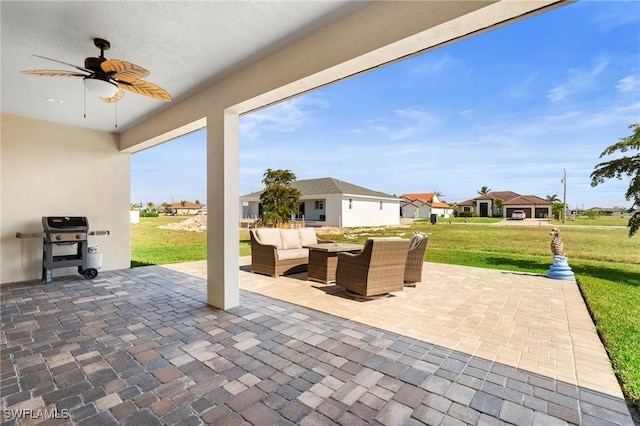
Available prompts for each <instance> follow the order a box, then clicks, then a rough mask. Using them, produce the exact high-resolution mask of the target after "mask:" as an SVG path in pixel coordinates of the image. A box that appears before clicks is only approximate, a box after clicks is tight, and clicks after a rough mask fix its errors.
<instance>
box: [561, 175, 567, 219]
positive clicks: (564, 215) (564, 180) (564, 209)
mask: <svg viewBox="0 0 640 426" xmlns="http://www.w3.org/2000/svg"><path fill="white" fill-rule="evenodd" d="M562 170H563V172H564V174H563V177H562V183H563V184H564V195H563V197H562V223H567V169H562Z"/></svg>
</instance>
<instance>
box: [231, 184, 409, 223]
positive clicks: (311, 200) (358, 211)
mask: <svg viewBox="0 0 640 426" xmlns="http://www.w3.org/2000/svg"><path fill="white" fill-rule="evenodd" d="M292 186H293V187H294V188H297V189H298V191H300V194H301V195H300V207H299V212H298V214H297V215H296V219H302V218H304V220H305V222H307V224H309V225H317V226H339V227H354V226H383V225H398V224H400V201H401V200H400V198H398V197H395V196H393V195H389V194H385V193H383V192H379V191H373V190H371V189H367V188H363V187H361V186H358V185H354V184H352V183H348V182H344V181H341V180H338V179H334V178H319V179H306V180H297V181H295V182H293V183H292ZM260 194H262V191H259V192H253V193H251V194H247V195H243V196H241V197H240V212H241V215H242V218H259V217H260V216H261V214H262V205H261V204H260Z"/></svg>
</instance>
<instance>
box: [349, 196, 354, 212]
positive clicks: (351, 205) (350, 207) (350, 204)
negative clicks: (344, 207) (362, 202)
mask: <svg viewBox="0 0 640 426" xmlns="http://www.w3.org/2000/svg"><path fill="white" fill-rule="evenodd" d="M351 209H353V200H352V199H351V198H349V210H351Z"/></svg>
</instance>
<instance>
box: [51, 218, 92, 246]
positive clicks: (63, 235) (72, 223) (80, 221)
mask: <svg viewBox="0 0 640 426" xmlns="http://www.w3.org/2000/svg"><path fill="white" fill-rule="evenodd" d="M42 227H43V228H44V239H45V241H46V242H48V243H66V242H78V241H87V233H88V232H89V221H88V220H87V218H86V217H84V216H44V217H43V218H42Z"/></svg>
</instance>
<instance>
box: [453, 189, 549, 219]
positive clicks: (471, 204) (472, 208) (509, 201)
mask: <svg viewBox="0 0 640 426" xmlns="http://www.w3.org/2000/svg"><path fill="white" fill-rule="evenodd" d="M500 200H501V201H500ZM552 206H553V203H552V202H551V201H549V200H547V199H544V198H540V197H538V196H536V195H520V194H517V193H515V192H512V191H491V192H487V193H486V194H483V195H479V196H477V197H475V198H471V199H469V200H466V201H463V202H461V203H458V212H459V213H461V212H467V213H474V214H475V215H476V216H479V217H505V218H508V217H511V214H512V213H513V212H514V210H522V211H524V213H525V215H526V216H527V218H536V219H548V218H550V217H551V213H552V212H551V207H552Z"/></svg>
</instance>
